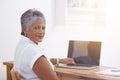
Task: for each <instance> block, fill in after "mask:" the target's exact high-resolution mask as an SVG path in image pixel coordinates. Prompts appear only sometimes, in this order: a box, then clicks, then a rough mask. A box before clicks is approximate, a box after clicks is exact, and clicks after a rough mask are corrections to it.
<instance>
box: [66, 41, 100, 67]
mask: <svg viewBox="0 0 120 80" xmlns="http://www.w3.org/2000/svg"><path fill="white" fill-rule="evenodd" d="M100 52H101V42H100V41H80V40H70V41H69V47H68V57H69V58H74V60H75V63H76V64H89V65H96V66H98V65H99V63H100Z"/></svg>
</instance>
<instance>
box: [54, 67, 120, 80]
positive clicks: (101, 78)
mask: <svg viewBox="0 0 120 80" xmlns="http://www.w3.org/2000/svg"><path fill="white" fill-rule="evenodd" d="M108 68H109V67H103V66H101V67H98V68H96V69H91V70H79V69H69V68H58V67H56V68H55V71H56V72H57V73H58V74H61V75H64V76H65V75H66V76H74V77H76V78H79V77H85V78H90V79H92V80H120V77H115V76H107V75H100V74H96V73H95V72H98V71H101V70H105V69H108Z"/></svg>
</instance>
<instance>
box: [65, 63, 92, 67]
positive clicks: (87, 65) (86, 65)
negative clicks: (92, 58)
mask: <svg viewBox="0 0 120 80" xmlns="http://www.w3.org/2000/svg"><path fill="white" fill-rule="evenodd" d="M67 65H68V66H83V67H84V66H85V67H92V66H93V65H89V64H67Z"/></svg>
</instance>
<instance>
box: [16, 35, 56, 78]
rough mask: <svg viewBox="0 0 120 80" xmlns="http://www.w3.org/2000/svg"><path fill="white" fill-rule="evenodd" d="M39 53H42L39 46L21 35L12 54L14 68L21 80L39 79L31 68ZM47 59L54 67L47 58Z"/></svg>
mask: <svg viewBox="0 0 120 80" xmlns="http://www.w3.org/2000/svg"><path fill="white" fill-rule="evenodd" d="M41 55H44V53H43V51H42V49H41V48H40V46H38V45H37V44H35V43H34V42H33V41H31V40H30V39H29V38H27V37H24V36H22V38H21V40H20V41H19V43H18V45H17V47H16V50H15V54H14V69H15V70H16V71H18V72H19V74H20V76H21V78H22V80H40V79H39V78H38V77H37V75H36V74H35V73H34V72H33V70H32V68H33V65H34V63H35V61H36V60H37V59H38V58H39V57H40V56H41ZM44 56H45V55H44ZM48 61H49V63H50V64H51V66H52V68H53V69H54V67H53V65H52V63H51V62H50V60H49V59H48Z"/></svg>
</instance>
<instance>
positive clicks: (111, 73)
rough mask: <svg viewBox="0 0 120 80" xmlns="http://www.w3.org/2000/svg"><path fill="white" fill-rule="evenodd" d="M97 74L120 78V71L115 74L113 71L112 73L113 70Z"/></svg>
mask: <svg viewBox="0 0 120 80" xmlns="http://www.w3.org/2000/svg"><path fill="white" fill-rule="evenodd" d="M96 73H98V74H102V75H110V76H119V77H120V71H119V72H113V71H111V69H107V70H103V71H99V72H96Z"/></svg>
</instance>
